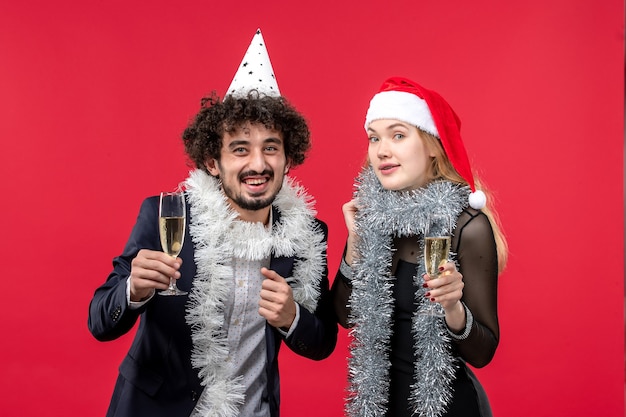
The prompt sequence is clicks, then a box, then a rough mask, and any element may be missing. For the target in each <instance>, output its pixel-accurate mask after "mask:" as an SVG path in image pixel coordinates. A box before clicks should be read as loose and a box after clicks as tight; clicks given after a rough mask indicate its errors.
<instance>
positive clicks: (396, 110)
mask: <svg viewBox="0 0 626 417" xmlns="http://www.w3.org/2000/svg"><path fill="white" fill-rule="evenodd" d="M380 119H395V120H400V121H402V122H406V123H410V124H412V125H413V126H417V127H419V128H420V129H422V130H424V131H426V132H428V133H430V134H432V135H435V136H437V137H439V132H438V131H437V127H436V126H435V122H434V120H433V116H432V114H431V113H430V109H429V108H428V105H427V104H426V101H424V100H423V99H421V98H419V97H418V96H416V95H415V94H411V93H407V92H404V91H383V92H381V93H378V94H376V95H375V96H374V97H373V98H372V100H371V101H370V107H369V109H367V115H366V116H365V130H366V131H367V128H368V126H369V125H370V123H372V122H373V121H374V120H380Z"/></svg>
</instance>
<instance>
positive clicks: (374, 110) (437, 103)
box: [365, 77, 487, 210]
mask: <svg viewBox="0 0 626 417" xmlns="http://www.w3.org/2000/svg"><path fill="white" fill-rule="evenodd" d="M380 119H394V120H400V121H402V122H406V123H409V124H411V125H413V126H416V127H418V128H420V129H421V130H424V131H426V132H428V133H430V134H432V135H434V136H436V137H438V138H439V140H440V141H441V144H442V146H443V149H444V150H445V152H446V155H447V156H448V159H449V160H450V162H451V163H452V166H454V169H456V171H457V172H458V173H459V175H460V176H461V177H463V179H464V180H465V181H467V183H468V185H469V187H470V189H471V191H472V192H471V194H470V196H469V205H470V206H471V207H472V208H474V209H476V210H479V209H481V208H483V207H485V204H486V202H487V197H486V196H485V193H483V192H482V191H481V190H476V186H475V184H474V175H473V174H472V169H471V166H470V163H469V158H468V157H467V152H466V150H465V146H464V145H463V140H462V139H461V119H459V117H458V116H457V115H456V113H455V112H454V110H453V109H452V107H451V106H450V105H449V104H448V103H447V102H446V101H445V100H444V99H443V97H441V96H440V95H439V94H438V93H436V92H435V91H432V90H428V89H426V88H424V87H422V86H421V85H419V84H417V83H416V82H414V81H411V80H409V79H407V78H402V77H392V78H389V79H387V80H386V81H385V82H384V83H383V85H382V86H381V87H380V89H379V92H378V93H377V94H376V95H374V97H373V98H372V100H371V101H370V105H369V108H368V110H367V114H366V116H365V130H366V131H367V129H368V127H369V125H370V123H371V122H373V121H374V120H380Z"/></svg>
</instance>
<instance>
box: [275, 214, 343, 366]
mask: <svg viewBox="0 0 626 417" xmlns="http://www.w3.org/2000/svg"><path fill="white" fill-rule="evenodd" d="M317 223H318V227H319V228H320V230H321V231H322V232H323V233H324V242H326V241H327V239H328V227H327V226H326V224H325V223H323V222H322V221H319V220H317ZM324 259H326V252H324ZM328 287H329V283H328V266H327V265H325V267H324V273H323V277H322V279H321V281H320V298H319V300H318V303H317V307H316V309H315V312H313V313H312V312H310V311H308V310H307V309H306V308H304V307H302V306H300V319H299V321H298V325H297V326H296V328H295V329H294V331H293V333H292V334H291V335H290V336H289V337H288V338H287V339H285V343H286V344H287V346H289V348H290V349H291V350H292V351H294V352H295V353H297V354H299V355H301V356H304V357H306V358H309V359H313V360H321V359H324V358H326V357H328V356H329V355H330V354H331V353H332V352H333V350H334V349H335V345H336V344H337V320H336V318H335V312H334V311H333V306H332V298H331V295H330V290H329V288H328Z"/></svg>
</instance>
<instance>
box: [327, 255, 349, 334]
mask: <svg viewBox="0 0 626 417" xmlns="http://www.w3.org/2000/svg"><path fill="white" fill-rule="evenodd" d="M346 250H347V246H346V247H344V249H343V255H342V256H341V261H342V262H343V259H344V258H345V256H346ZM330 292H331V294H332V300H333V307H334V310H335V314H336V316H337V322H338V323H339V324H340V325H341V326H342V327H344V328H346V329H347V328H348V327H350V324H349V323H348V317H349V316H350V306H349V305H348V301H349V299H350V295H351V294H352V284H351V283H350V278H348V277H346V276H345V275H344V274H342V273H341V268H339V269H337V273H336V274H335V280H334V281H333V286H332V288H331V290H330Z"/></svg>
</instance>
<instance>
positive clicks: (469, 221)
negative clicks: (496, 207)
mask: <svg viewBox="0 0 626 417" xmlns="http://www.w3.org/2000/svg"><path fill="white" fill-rule="evenodd" d="M452 245H453V246H452V250H453V252H455V253H456V254H457V261H458V265H459V271H460V272H461V274H463V282H464V283H465V287H464V288H463V297H462V301H463V302H464V303H465V305H466V306H467V308H468V309H469V310H470V311H471V313H472V315H473V316H474V323H473V325H472V328H471V330H470V333H469V336H468V337H467V338H466V339H464V340H454V344H455V348H456V350H457V352H458V354H459V355H460V356H461V357H462V358H463V359H464V360H465V361H467V362H468V363H469V364H470V365H472V366H475V367H478V368H480V367H483V366H485V365H487V364H488V363H489V362H490V361H491V359H492V358H493V355H494V354H495V351H496V348H497V346H498V341H499V338H500V330H499V325H498V303H497V301H498V255H497V251H496V243H495V239H494V235H493V230H492V228H491V224H490V222H489V219H488V218H487V216H485V214H484V213H482V212H480V211H477V210H473V209H466V210H465V211H464V212H463V213H462V214H461V215H460V216H459V219H458V221H457V228H456V230H455V232H454V236H453V241H452Z"/></svg>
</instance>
